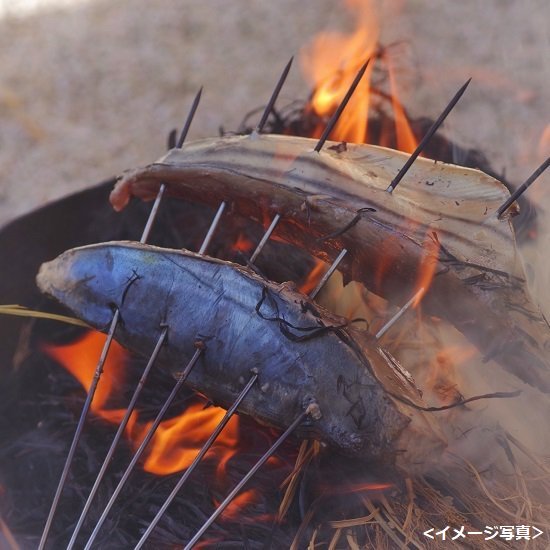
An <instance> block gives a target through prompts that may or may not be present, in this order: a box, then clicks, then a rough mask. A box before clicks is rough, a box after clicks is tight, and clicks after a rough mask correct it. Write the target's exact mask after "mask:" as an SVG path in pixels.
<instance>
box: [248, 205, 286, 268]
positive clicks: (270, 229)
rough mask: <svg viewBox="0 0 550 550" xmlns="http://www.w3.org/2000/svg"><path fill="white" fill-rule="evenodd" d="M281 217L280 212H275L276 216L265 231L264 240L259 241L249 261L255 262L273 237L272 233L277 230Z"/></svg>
mask: <svg viewBox="0 0 550 550" xmlns="http://www.w3.org/2000/svg"><path fill="white" fill-rule="evenodd" d="M280 219H281V216H279V214H275V217H274V218H273V220H272V222H271V224H270V225H269V227H268V228H267V231H266V232H265V233H264V236H263V237H262V240H261V241H260V242H259V243H258V246H257V247H256V250H254V252H253V254H252V256H250V260H249V263H251V264H253V263H254V262H255V261H256V258H257V257H258V256H259V255H260V252H261V251H262V250H263V248H264V246H265V245H266V243H267V241H268V240H269V237H271V234H272V233H273V231H274V230H275V227H276V226H277V224H278V223H279V220H280Z"/></svg>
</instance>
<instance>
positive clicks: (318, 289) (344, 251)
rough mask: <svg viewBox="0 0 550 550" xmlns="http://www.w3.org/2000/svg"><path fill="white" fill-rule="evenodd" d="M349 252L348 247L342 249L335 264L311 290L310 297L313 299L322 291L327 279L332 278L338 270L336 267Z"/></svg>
mask: <svg viewBox="0 0 550 550" xmlns="http://www.w3.org/2000/svg"><path fill="white" fill-rule="evenodd" d="M347 253H348V250H347V248H344V249H342V251H341V252H340V254H338V257H337V258H336V260H334V262H333V264H332V265H331V266H330V267H329V269H328V271H327V272H326V273H325V274H324V275H323V278H322V279H321V280H320V281H319V283H318V284H317V286H316V287H315V288H314V289H313V290H312V291H311V292H310V294H309V297H310V298H311V299H312V300H313V299H314V298H315V297H316V296H317V294H319V292H321V289H322V288H323V287H324V286H325V285H326V283H327V281H328V280H329V279H330V276H331V275H332V274H333V273H334V272H335V271H336V268H337V267H338V265H339V264H340V262H341V261H342V260H343V259H344V256H345V255H346V254H347Z"/></svg>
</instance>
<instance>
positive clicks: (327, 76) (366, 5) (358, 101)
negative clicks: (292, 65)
mask: <svg viewBox="0 0 550 550" xmlns="http://www.w3.org/2000/svg"><path fill="white" fill-rule="evenodd" d="M347 5H348V7H349V8H350V10H351V11H353V13H354V15H355V16H356V20H357V27H356V29H355V31H354V32H353V34H351V35H349V36H348V35H345V34H342V33H338V32H324V33H320V34H319V35H317V36H316V37H315V39H314V40H313V42H312V43H311V44H310V45H309V46H308V47H307V48H305V49H304V50H303V51H302V65H303V67H304V72H305V74H306V76H307V77H308V78H309V79H310V80H311V82H312V83H313V85H314V89H315V91H314V93H313V97H312V98H311V108H312V109H313V111H314V112H315V113H316V114H317V115H319V116H320V117H324V118H326V117H328V116H330V115H331V114H332V113H333V112H334V111H335V110H336V108H337V107H338V105H339V104H340V102H341V101H342V98H343V97H344V95H345V93H346V91H347V89H348V88H349V86H350V84H351V82H352V80H353V78H354V77H355V75H356V73H357V71H358V70H359V68H360V67H361V65H363V63H364V62H365V60H366V59H368V58H369V57H372V56H373V54H374V53H375V51H376V47H377V42H378V24H377V20H376V17H375V16H374V13H375V12H374V9H373V6H372V4H371V2H370V1H366V2H365V1H362V0H348V1H347ZM372 66H373V64H372V63H370V64H369V68H368V69H367V74H366V75H365V76H364V77H363V79H362V80H361V82H360V83H359V86H358V87H357V89H356V91H355V93H354V95H353V97H352V98H351V100H350V102H349V104H348V106H347V108H346V109H345V111H344V113H343V114H342V116H341V118H340V120H339V121H338V124H337V125H336V127H335V129H334V132H333V134H332V136H331V137H332V138H333V139H340V140H344V141H350V142H355V143H361V142H364V141H365V139H366V137H367V124H368V109H369V98H370V93H369V91H370V84H369V80H370V75H371V73H372ZM322 129H323V128H322V127H320V128H318V129H317V130H316V131H315V133H314V136H313V137H319V135H320V134H321V132H322Z"/></svg>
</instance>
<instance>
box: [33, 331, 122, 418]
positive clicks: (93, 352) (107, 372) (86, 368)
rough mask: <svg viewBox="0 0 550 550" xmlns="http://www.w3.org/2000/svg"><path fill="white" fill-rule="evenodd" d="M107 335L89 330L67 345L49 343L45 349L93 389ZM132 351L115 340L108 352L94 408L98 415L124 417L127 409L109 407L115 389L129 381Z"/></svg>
mask: <svg viewBox="0 0 550 550" xmlns="http://www.w3.org/2000/svg"><path fill="white" fill-rule="evenodd" d="M105 338H106V337H105V335H103V334H101V333H99V332H94V331H87V332H85V333H84V334H83V335H82V336H81V337H80V338H79V339H78V340H76V341H75V342H73V343H71V344H66V345H64V346H54V345H52V344H45V345H44V346H43V350H44V351H45V352H46V353H47V354H48V355H49V356H50V357H52V358H53V359H55V360H56V361H57V362H58V363H60V364H61V365H63V367H65V369H66V370H68V371H69V372H70V373H71V374H72V375H73V376H74V377H75V378H76V379H77V380H78V381H79V382H80V383H81V384H82V386H83V387H84V389H85V390H86V391H88V390H89V389H90V386H91V384H92V380H93V376H94V372H95V370H96V366H97V361H98V358H99V356H100V355H101V350H102V349H103V346H104V344H105ZM127 359H128V352H127V351H126V350H125V349H124V348H123V347H122V346H121V345H120V344H118V343H117V342H115V341H113V342H112V343H111V349H110V350H109V353H108V354H107V358H106V360H105V365H104V369H103V374H102V375H101V382H100V384H98V387H97V391H96V393H95V395H94V399H93V401H92V405H91V410H92V412H93V413H94V414H96V415H97V416H99V417H100V418H103V419H104V420H106V421H107V422H112V423H118V422H120V421H121V420H122V417H123V416H124V409H109V408H107V405H108V404H109V402H110V399H111V396H112V395H113V390H115V388H119V387H120V386H122V385H123V384H124V382H125V366H126V362H127Z"/></svg>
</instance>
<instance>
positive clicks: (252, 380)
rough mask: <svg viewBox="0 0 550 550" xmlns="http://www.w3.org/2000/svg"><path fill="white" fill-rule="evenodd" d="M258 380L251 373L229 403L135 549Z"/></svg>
mask: <svg viewBox="0 0 550 550" xmlns="http://www.w3.org/2000/svg"><path fill="white" fill-rule="evenodd" d="M257 380H258V374H256V373H255V374H253V375H252V377H251V378H250V380H249V381H248V384H247V385H246V386H245V387H244V388H243V390H242V391H241V393H240V394H239V396H238V397H237V399H236V400H235V402H234V403H233V405H231V408H230V409H228V411H227V412H226V413H225V416H224V417H223V418H222V420H221V422H220V423H219V424H218V425H217V426H216V428H215V429H214V431H213V432H212V433H211V434H210V437H209V438H208V439H207V441H206V443H205V444H204V445H203V447H202V449H201V450H200V451H199V453H198V454H197V456H196V457H195V458H194V460H193V462H192V463H191V464H190V466H189V467H188V468H187V470H185V472H184V474H183V475H182V476H181V478H180V479H179V481H178V483H177V484H176V486H175V487H174V489H173V490H172V492H171V493H170V494H169V495H168V498H167V499H166V500H165V501H164V504H163V505H162V506H161V508H160V510H159V511H158V512H157V515H156V516H155V517H154V519H153V521H152V522H151V523H150V525H149V527H147V530H146V531H145V533H144V534H143V536H142V537H141V539H140V540H139V542H138V543H137V545H136V547H135V550H140V548H142V547H143V545H144V544H145V542H146V541H147V539H148V538H149V535H150V534H151V533H152V532H153V529H154V528H155V527H156V526H157V524H158V522H159V521H160V520H161V518H162V516H163V515H164V513H165V512H166V510H167V508H168V506H170V504H171V503H172V501H173V500H174V498H176V496H177V494H178V493H179V491H180V490H181V488H182V487H183V485H184V484H185V482H186V481H187V479H188V478H189V476H190V475H191V474H192V473H193V471H194V470H195V468H196V467H197V465H198V464H199V462H200V461H201V460H202V459H203V457H204V455H205V454H206V453H207V452H208V450H209V449H210V447H211V446H212V444H213V443H214V441H215V440H216V438H217V437H218V435H220V432H221V431H222V430H223V428H224V427H225V426H226V424H227V423H228V422H229V420H230V419H231V417H232V416H233V415H234V414H235V412H236V411H237V407H238V406H239V405H240V404H241V402H242V400H243V399H244V398H245V397H246V396H247V395H248V392H249V391H250V390H251V389H252V386H254V384H255V383H256V381H257Z"/></svg>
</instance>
